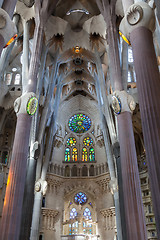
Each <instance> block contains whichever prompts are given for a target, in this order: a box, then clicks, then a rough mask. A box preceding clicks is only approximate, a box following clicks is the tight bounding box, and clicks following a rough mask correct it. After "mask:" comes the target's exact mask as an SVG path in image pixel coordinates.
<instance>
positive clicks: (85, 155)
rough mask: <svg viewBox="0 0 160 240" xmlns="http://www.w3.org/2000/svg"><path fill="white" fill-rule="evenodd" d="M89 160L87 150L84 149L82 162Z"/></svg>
mask: <svg viewBox="0 0 160 240" xmlns="http://www.w3.org/2000/svg"><path fill="white" fill-rule="evenodd" d="M87 158H88V156H87V148H85V147H84V148H83V149H82V162H87V160H88V159H87Z"/></svg>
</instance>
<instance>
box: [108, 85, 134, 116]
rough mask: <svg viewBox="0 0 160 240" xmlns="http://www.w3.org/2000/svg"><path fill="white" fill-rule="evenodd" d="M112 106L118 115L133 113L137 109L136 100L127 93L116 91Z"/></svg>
mask: <svg viewBox="0 0 160 240" xmlns="http://www.w3.org/2000/svg"><path fill="white" fill-rule="evenodd" d="M111 105H112V108H113V111H114V112H115V114H117V115H118V114H120V113H122V112H130V113H132V112H133V111H134V109H135V106H136V103H135V101H134V98H133V97H132V96H131V95H129V94H128V93H127V92H126V91H119V90H116V91H115V92H114V93H113V95H112V102H111Z"/></svg>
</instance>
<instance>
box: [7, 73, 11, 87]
mask: <svg viewBox="0 0 160 240" xmlns="http://www.w3.org/2000/svg"><path fill="white" fill-rule="evenodd" d="M11 79H12V74H11V73H7V74H6V84H7V85H10V84H11Z"/></svg>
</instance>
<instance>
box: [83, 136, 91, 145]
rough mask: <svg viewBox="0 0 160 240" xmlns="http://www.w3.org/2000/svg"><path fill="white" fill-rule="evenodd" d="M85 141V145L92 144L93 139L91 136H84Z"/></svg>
mask: <svg viewBox="0 0 160 240" xmlns="http://www.w3.org/2000/svg"><path fill="white" fill-rule="evenodd" d="M83 143H84V145H85V146H91V145H92V143H93V140H92V138H90V137H86V138H84V140H83Z"/></svg>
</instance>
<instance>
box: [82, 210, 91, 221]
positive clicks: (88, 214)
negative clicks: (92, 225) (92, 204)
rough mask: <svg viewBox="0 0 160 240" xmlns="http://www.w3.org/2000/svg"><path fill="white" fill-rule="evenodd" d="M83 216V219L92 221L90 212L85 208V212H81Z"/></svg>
mask: <svg viewBox="0 0 160 240" xmlns="http://www.w3.org/2000/svg"><path fill="white" fill-rule="evenodd" d="M83 216H84V217H85V219H86V220H90V219H92V217H91V211H90V209H89V208H88V207H86V208H85V210H84V212H83Z"/></svg>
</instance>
